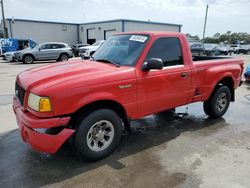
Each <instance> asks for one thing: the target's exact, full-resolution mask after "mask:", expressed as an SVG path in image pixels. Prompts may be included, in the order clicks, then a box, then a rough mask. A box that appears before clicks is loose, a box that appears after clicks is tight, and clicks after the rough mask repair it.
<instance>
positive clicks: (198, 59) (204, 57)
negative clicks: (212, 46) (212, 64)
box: [193, 56, 233, 63]
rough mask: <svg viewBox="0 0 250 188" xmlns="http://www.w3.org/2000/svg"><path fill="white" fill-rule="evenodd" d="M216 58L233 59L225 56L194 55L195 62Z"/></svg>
mask: <svg viewBox="0 0 250 188" xmlns="http://www.w3.org/2000/svg"><path fill="white" fill-rule="evenodd" d="M215 59H233V58H232V57H225V56H224V57H223V56H193V62H194V63H195V62H196V61H204V60H215Z"/></svg>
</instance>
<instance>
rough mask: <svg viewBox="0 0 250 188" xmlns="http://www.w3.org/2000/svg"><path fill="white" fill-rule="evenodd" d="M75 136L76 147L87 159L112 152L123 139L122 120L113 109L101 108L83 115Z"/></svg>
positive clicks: (100, 156)
mask: <svg viewBox="0 0 250 188" xmlns="http://www.w3.org/2000/svg"><path fill="white" fill-rule="evenodd" d="M83 117H84V118H83V120H82V121H81V123H80V124H79V126H78V128H77V130H76V135H75V138H74V148H75V150H76V152H77V153H78V154H79V156H80V157H81V158H82V159H83V160H85V161H95V160H98V159H102V158H104V157H106V156H107V155H109V154H111V153H112V152H113V151H114V150H115V148H116V147H117V145H118V144H119V142H120V140H121V135H122V121H121V118H120V117H119V116H118V115H117V114H116V113H115V112H114V111H112V110H109V109H100V110H96V111H94V112H92V113H90V114H89V115H87V116H83Z"/></svg>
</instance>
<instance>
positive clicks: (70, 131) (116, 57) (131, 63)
mask: <svg viewBox="0 0 250 188" xmlns="http://www.w3.org/2000/svg"><path fill="white" fill-rule="evenodd" d="M243 65H244V62H243V61H242V60H240V59H232V58H226V57H201V56H200V57H199V56H197V57H192V55H191V52H190V49H189V45H188V42H187V40H186V38H185V35H183V34H181V33H174V32H133V33H121V34H116V35H113V36H111V37H110V38H109V39H108V40H107V41H106V42H105V43H104V44H103V45H102V46H101V47H100V48H99V49H98V50H97V51H96V53H95V54H94V55H93V56H92V57H91V59H90V60H75V61H70V62H65V63H57V64H51V65H48V66H41V67H36V68H33V69H29V70H26V71H24V72H22V73H20V74H19V75H18V76H17V79H16V89H15V92H16V95H15V97H14V100H13V109H14V112H15V114H16V119H17V123H18V125H19V128H20V132H21V136H22V138H23V140H24V141H26V142H28V143H29V144H30V145H31V146H32V147H33V148H34V149H35V150H38V151H40V152H46V153H55V152H56V151H57V150H58V149H59V148H60V147H61V145H62V144H63V143H64V142H65V141H66V140H70V143H71V144H72V145H73V146H74V148H75V150H76V151H77V153H78V154H80V156H81V157H82V158H83V159H85V160H97V159H101V158H103V157H105V156H107V155H108V154H110V153H111V152H112V151H114V149H115V148H116V146H117V145H118V144H119V141H120V139H121V135H122V130H123V129H124V128H129V122H130V120H134V119H139V118H142V117H144V116H147V115H150V114H154V113H157V112H161V111H165V110H168V109H172V108H175V107H178V106H181V105H185V104H189V103H193V102H197V101H204V103H203V104H204V105H203V107H204V111H205V113H206V114H207V115H208V116H210V117H211V118H219V117H221V116H223V115H224V113H225V112H226V111H227V109H228V107H229V103H230V101H234V99H235V92H234V91H235V89H236V88H237V87H238V86H239V85H240V84H241V75H242V71H243ZM46 129H50V130H51V129H52V130H53V129H55V130H58V131H57V132H56V133H48V132H46V131H45V130H46Z"/></svg>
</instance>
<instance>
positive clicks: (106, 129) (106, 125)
mask: <svg viewBox="0 0 250 188" xmlns="http://www.w3.org/2000/svg"><path fill="white" fill-rule="evenodd" d="M114 133H115V131H114V126H113V124H112V123H111V122H110V121H107V120H101V121H98V122H96V123H95V124H94V125H92V126H91V127H90V129H89V131H88V134H87V138H86V139H87V145H88V147H89V149H90V150H92V151H103V150H105V149H106V148H107V147H108V146H109V145H110V144H111V143H112V141H113V139H114Z"/></svg>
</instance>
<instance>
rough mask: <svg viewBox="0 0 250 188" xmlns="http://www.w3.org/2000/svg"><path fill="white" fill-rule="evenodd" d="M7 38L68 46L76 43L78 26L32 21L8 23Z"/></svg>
mask: <svg viewBox="0 0 250 188" xmlns="http://www.w3.org/2000/svg"><path fill="white" fill-rule="evenodd" d="M7 27H8V33H9V37H12V38H19V39H32V40H34V41H35V42H37V43H43V42H65V43H68V44H69V45H72V44H76V43H78V25H77V24H64V23H46V22H33V21H14V23H12V22H11V20H10V21H9V23H7Z"/></svg>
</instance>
